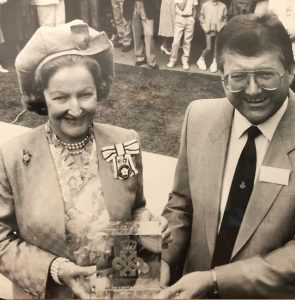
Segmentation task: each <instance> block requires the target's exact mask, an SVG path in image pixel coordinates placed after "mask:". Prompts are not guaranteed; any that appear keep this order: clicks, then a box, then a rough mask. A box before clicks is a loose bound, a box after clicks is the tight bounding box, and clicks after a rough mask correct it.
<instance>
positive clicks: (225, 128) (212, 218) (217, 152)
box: [205, 102, 234, 255]
mask: <svg viewBox="0 0 295 300" xmlns="http://www.w3.org/2000/svg"><path fill="white" fill-rule="evenodd" d="M233 111H234V110H233V107H232V106H231V105H230V104H229V103H228V102H226V107H225V109H224V110H222V111H221V113H220V115H219V116H218V117H217V118H216V121H215V124H214V126H213V127H212V131H211V132H210V133H209V135H210V140H211V142H212V146H211V147H210V148H211V149H212V152H211V153H210V154H209V157H210V160H211V163H210V166H211V167H210V168H209V170H208V175H207V176H208V177H206V178H210V185H211V186H210V187H209V188H208V191H209V192H210V195H211V196H209V195H207V196H208V203H207V205H206V231H207V239H208V247H209V251H210V254H211V255H213V252H214V247H215V240H216V235H217V231H218V222H219V207H220V198H221V191H222V180H223V173H224V166H225V160H226V155H227V148H228V142H229V137H230V131H231V124H232V118H233ZM205 196H206V195H205Z"/></svg>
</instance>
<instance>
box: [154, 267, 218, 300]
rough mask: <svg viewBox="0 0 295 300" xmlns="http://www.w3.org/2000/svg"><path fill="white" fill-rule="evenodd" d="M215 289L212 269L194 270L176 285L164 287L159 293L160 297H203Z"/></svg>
mask: <svg viewBox="0 0 295 300" xmlns="http://www.w3.org/2000/svg"><path fill="white" fill-rule="evenodd" d="M212 290H213V280H212V275H211V272H210V271H205V272H193V273H189V274H186V275H184V276H183V277H182V278H181V279H180V280H179V281H177V282H176V283H175V284H174V285H172V286H170V287H168V288H166V289H164V290H163V291H162V292H160V294H159V295H158V298H159V299H167V298H177V299H192V298H202V297H204V296H205V295H206V294H207V293H209V292H211V291H212Z"/></svg>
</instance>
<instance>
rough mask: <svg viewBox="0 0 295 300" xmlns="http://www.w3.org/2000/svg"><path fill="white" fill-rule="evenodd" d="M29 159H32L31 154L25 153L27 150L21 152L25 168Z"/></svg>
mask: <svg viewBox="0 0 295 300" xmlns="http://www.w3.org/2000/svg"><path fill="white" fill-rule="evenodd" d="M31 157H32V154H31V153H30V152H29V151H27V150H25V149H24V150H23V163H24V165H25V166H27V165H28V164H29V162H30V161H31Z"/></svg>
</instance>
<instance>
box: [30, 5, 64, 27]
mask: <svg viewBox="0 0 295 300" xmlns="http://www.w3.org/2000/svg"><path fill="white" fill-rule="evenodd" d="M32 4H33V5H36V7H37V14H38V20H39V26H56V25H60V24H64V23H65V19H66V13H65V2H64V0H32Z"/></svg>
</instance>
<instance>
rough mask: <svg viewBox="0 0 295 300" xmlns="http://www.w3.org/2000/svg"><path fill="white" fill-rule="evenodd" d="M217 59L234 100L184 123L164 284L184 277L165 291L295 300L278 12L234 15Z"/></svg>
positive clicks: (292, 122)
mask: <svg viewBox="0 0 295 300" xmlns="http://www.w3.org/2000/svg"><path fill="white" fill-rule="evenodd" d="M217 62H218V66H219V69H220V71H221V79H222V83H223V88H224V92H225V95H226V98H222V99H207V100H197V101H194V102H192V103H191V104H190V106H189V107H188V109H187V112H186V115H185V119H184V123H183V129H182V135H181V146H180V152H179V156H178V162H177V167H176V173H175V180H174V186H173V190H172V193H171V194H170V198H169V201H168V203H167V205H166V207H165V209H164V213H163V216H165V217H166V218H167V219H168V222H169V225H170V226H171V229H172V237H173V238H174V240H173V242H172V243H171V244H170V246H169V248H168V249H167V250H164V252H163V253H162V260H163V261H162V263H163V265H162V272H161V275H162V285H163V286H164V285H167V284H168V282H169V281H170V279H172V280H177V279H178V278H179V277H180V276H181V275H183V277H182V278H181V279H180V280H179V281H178V282H176V283H175V284H173V285H172V286H170V287H169V288H167V289H166V290H163V292H162V293H161V294H160V296H159V298H163V299H166V298H170V297H176V298H178V297H179V298H181V299H192V298H202V297H207V298H211V297H213V298H215V299H217V298H221V299H226V298H227V299H228V298H231V299H239V298H243V299H245V298H247V299H257V298H258V299H262V298H265V299H269V298H276V299H282V298H294V297H295V284H294V282H295V255H294V253H295V240H294V236H295V226H294V224H295V223H294V216H295V176H294V168H295V155H294V153H295V151H294V150H295V118H294V116H295V94H294V93H293V92H292V91H291V89H290V88H289V86H290V84H291V82H292V80H293V77H294V68H295V62H294V58H293V53H292V47H291V40H290V37H289V35H288V33H287V32H286V30H285V28H284V26H283V25H282V23H281V22H280V21H279V19H278V18H277V17H276V16H275V15H274V14H267V15H263V16H261V17H260V16H256V15H254V14H247V15H239V16H235V17H233V18H232V19H231V20H230V21H229V22H228V23H227V24H226V25H225V26H224V28H223V29H222V30H221V31H220V33H219V37H218V40H217ZM175 276H176V277H175Z"/></svg>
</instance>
